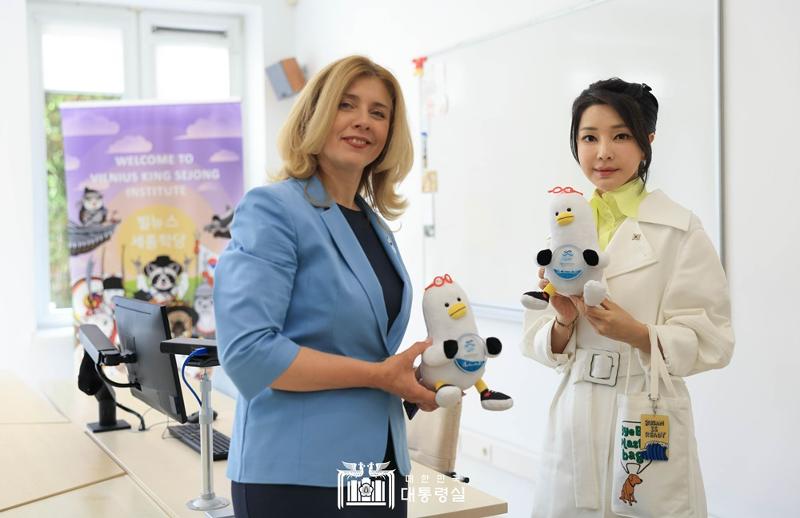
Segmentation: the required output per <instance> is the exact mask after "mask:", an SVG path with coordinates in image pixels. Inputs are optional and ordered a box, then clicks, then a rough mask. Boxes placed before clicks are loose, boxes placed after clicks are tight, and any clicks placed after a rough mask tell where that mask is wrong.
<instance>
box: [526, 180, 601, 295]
mask: <svg viewBox="0 0 800 518" xmlns="http://www.w3.org/2000/svg"><path fill="white" fill-rule="evenodd" d="M549 192H550V193H551V194H552V200H551V203H550V248H546V249H544V250H540V251H539V253H538V254H537V256H536V262H537V263H538V264H539V266H544V272H545V275H544V277H545V278H546V279H547V280H548V281H550V284H549V285H548V286H547V287H545V288H544V290H543V291H541V292H535V291H529V292H526V293H525V294H523V295H522V300H521V302H522V305H523V306H525V307H527V308H529V309H543V308H545V307H547V303H548V301H549V299H550V296H551V295H552V294H553V293H558V294H560V295H583V301H584V303H585V304H586V305H587V306H597V305H598V304H600V303H601V302H602V301H603V299H605V298H606V295H607V291H606V288H605V286H604V285H603V284H602V282H601V281H602V279H603V269H604V268H605V267H606V266H607V265H608V255H607V254H606V253H605V252H601V251H600V246H599V245H598V242H597V228H596V226H595V221H594V216H593V215H592V207H591V206H590V205H589V202H587V201H586V199H585V198H584V197H583V196H582V195H581V193H579V192H577V191H575V190H574V189H572V188H571V187H564V188H561V187H556V188H555V189H552V190H551V191H549Z"/></svg>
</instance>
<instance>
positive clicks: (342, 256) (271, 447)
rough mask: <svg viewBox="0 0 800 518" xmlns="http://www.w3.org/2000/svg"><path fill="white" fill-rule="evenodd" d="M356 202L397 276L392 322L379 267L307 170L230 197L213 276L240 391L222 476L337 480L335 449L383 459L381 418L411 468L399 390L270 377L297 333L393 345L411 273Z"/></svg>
mask: <svg viewBox="0 0 800 518" xmlns="http://www.w3.org/2000/svg"><path fill="white" fill-rule="evenodd" d="M357 202H358V203H359V205H360V206H361V208H362V209H363V210H365V211H366V213H367V214H368V216H369V220H370V221H371V223H372V227H373V228H374V229H375V232H376V233H377V235H378V237H379V239H380V242H381V243H382V244H383V246H384V248H385V249H386V253H387V255H388V256H389V259H390V260H391V262H392V264H393V265H394V267H395V269H396V270H397V273H398V274H399V275H400V277H401V279H402V280H403V284H404V288H403V302H402V306H401V310H400V314H399V315H398V316H397V318H396V319H395V320H394V323H393V324H392V327H391V328H390V329H387V323H388V316H387V314H386V305H385V303H384V299H383V291H382V289H381V285H380V283H379V281H378V278H377V277H376V276H375V273H374V272H373V270H372V266H371V265H370V263H369V260H368V259H367V256H366V255H365V254H364V252H363V250H362V248H361V245H360V243H359V242H358V239H357V238H356V236H355V234H354V233H353V231H352V230H351V228H350V225H349V224H348V223H347V220H345V218H344V216H343V215H342V213H341V211H340V210H339V207H338V205H336V204H335V203H333V202H331V201H330V198H329V197H328V195H327V193H326V192H325V189H324V187H323V186H322V183H321V182H320V181H319V179H318V178H317V177H316V176H314V177H312V178H311V179H310V180H307V181H305V180H295V179H290V180H286V181H283V182H280V183H277V184H273V185H269V186H265V187H258V188H255V189H253V190H251V191H249V192H248V193H247V194H246V195H245V197H244V198H243V199H242V201H241V203H239V205H238V207H237V208H236V212H235V214H234V218H233V226H232V229H231V235H232V238H231V241H230V243H229V244H228V246H227V248H226V249H225V250H224V252H223V253H222V255H221V256H220V258H219V262H218V264H217V267H216V270H215V285H214V307H215V312H216V319H217V341H218V344H219V356H220V362H221V364H222V367H223V368H224V369H225V372H227V374H228V375H229V376H230V378H231V380H232V381H233V383H234V384H235V385H236V387H237V388H238V390H239V393H240V395H239V398H238V400H237V404H236V418H235V421H234V426H233V434H232V437H231V446H230V452H229V457H228V472H227V475H228V478H230V479H231V480H235V481H237V482H251V483H272V484H303V485H312V486H336V479H337V474H338V473H337V470H338V469H344V467H343V466H342V462H343V461H344V462H363V463H364V464H365V465H366V464H367V463H369V462H380V461H382V460H383V457H384V453H385V452H386V438H387V435H388V428H391V432H392V438H393V439H394V449H395V456H396V458H397V463H398V466H399V469H400V472H401V473H402V474H404V475H407V474H408V473H409V472H410V470H411V465H410V462H409V458H408V447H407V444H406V430H405V421H404V418H403V412H402V405H401V402H400V399H399V398H398V397H397V396H394V395H392V394H389V393H387V392H383V391H381V390H373V389H366V388H358V389H344V390H323V391H317V392H287V391H282V390H273V389H271V388H269V385H271V384H272V382H273V381H274V380H275V379H276V378H277V377H278V376H280V375H281V373H283V371H284V370H286V368H287V367H288V366H289V364H291V363H292V361H293V360H294V358H295V356H296V355H297V353H298V351H299V347H300V346H301V345H302V346H306V347H311V348H313V349H316V350H318V351H323V352H326V353H331V354H340V355H343V356H349V357H351V358H358V359H361V360H366V361H370V362H379V361H381V360H383V359H385V358H387V357H388V356H390V355H392V354H394V353H395V351H396V350H397V348H398V347H399V345H400V341H401V340H402V338H403V334H404V333H405V330H406V326H407V325H408V318H409V312H410V308H411V284H410V281H409V277H408V273H407V272H406V269H405V266H404V265H403V262H402V260H401V258H400V253H399V252H398V250H397V246H396V244H395V242H394V238H393V237H392V235H391V233H390V232H389V231H387V229H386V228H385V227H384V226H382V224H381V222H380V221H379V219H378V217H377V216H376V215H375V213H374V212H373V211H372V210H370V208H369V207H368V206H367V204H366V203H365V202H364V200H363V199H361V198H358V199H357Z"/></svg>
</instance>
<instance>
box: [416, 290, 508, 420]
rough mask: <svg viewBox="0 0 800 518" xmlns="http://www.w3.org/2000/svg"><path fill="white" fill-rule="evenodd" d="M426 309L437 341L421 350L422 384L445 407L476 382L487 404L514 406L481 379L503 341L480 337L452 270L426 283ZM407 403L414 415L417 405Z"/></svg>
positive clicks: (499, 407) (500, 407)
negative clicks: (451, 272) (489, 359)
mask: <svg viewBox="0 0 800 518" xmlns="http://www.w3.org/2000/svg"><path fill="white" fill-rule="evenodd" d="M422 312H423V315H424V316H425V325H426V327H427V328H428V336H430V337H431V339H432V340H433V345H431V346H430V347H428V348H427V349H426V350H425V352H424V353H422V364H421V365H420V368H419V372H420V374H421V376H422V379H420V383H422V384H423V385H425V386H426V387H428V388H430V389H431V390H433V391H435V392H436V403H437V404H438V405H439V406H441V407H445V408H449V407H452V406H455V405H456V404H458V402H459V401H461V397H462V391H463V390H466V389H468V388H469V387H472V386H474V387H475V389H476V390H477V391H478V393H479V394H480V396H481V406H482V407H483V408H485V409H487V410H507V409H509V408H511V406H512V405H513V404H514V400H512V399H511V398H510V397H508V396H507V395H505V394H503V393H502V392H495V391H493V390H489V387H488V386H487V385H486V383H485V382H484V381H483V379H482V376H483V372H484V370H485V368H486V359H487V358H493V357H495V356H497V355H499V354H500V351H501V349H502V347H503V346H502V344H501V343H500V340H498V339H497V338H495V337H489V338H486V339H485V340H484V339H483V338H481V336H480V335H479V334H478V327H477V325H476V324H475V317H474V316H473V315H472V311H471V310H470V305H469V300H468V299H467V294H466V293H465V292H464V290H462V289H461V287H460V286H459V285H458V284H456V283H455V282H454V281H453V279H452V278H451V277H450V276H449V275H443V276H439V277H436V278H435V279H434V281H433V282H432V283H431V284H430V285H429V286H428V287H427V288H425V295H424V296H423V297H422ZM404 405H405V407H406V412H407V413H408V417H409V418H412V417H413V416H414V414H415V413H416V411H417V408H416V406H415V405H412V404H410V403H407V402H406V403H404Z"/></svg>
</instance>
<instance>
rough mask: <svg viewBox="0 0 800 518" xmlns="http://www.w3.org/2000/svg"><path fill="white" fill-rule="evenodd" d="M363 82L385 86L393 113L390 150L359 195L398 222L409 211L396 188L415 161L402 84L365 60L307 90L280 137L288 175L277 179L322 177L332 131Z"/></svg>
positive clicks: (348, 63)
mask: <svg viewBox="0 0 800 518" xmlns="http://www.w3.org/2000/svg"><path fill="white" fill-rule="evenodd" d="M362 77H375V78H378V79H380V80H381V81H382V82H383V84H384V86H386V90H387V91H388V92H389V96H390V97H391V99H392V113H391V118H390V121H389V133H388V135H387V138H386V144H385V146H384V148H383V151H381V154H380V155H378V158H376V159H375V160H374V161H373V162H372V163H371V164H369V165H367V166H366V167H365V168H364V172H363V173H362V175H361V181H360V182H359V185H358V193H359V194H361V196H363V197H364V198H365V199H366V200H367V201H368V202H369V203H370V204H371V205H372V207H373V209H375V210H377V211H378V212H379V213H380V214H381V215H382V216H383V217H384V218H386V219H388V220H393V219H396V218H397V217H399V216H400V215H401V214H402V213H403V209H405V207H406V205H408V202H407V201H406V200H405V198H403V197H402V196H400V195H399V194H397V192H396V188H397V186H398V185H399V184H400V182H402V181H403V179H405V177H406V176H407V175H408V173H409V171H410V170H411V166H412V164H413V161H414V150H413V145H412V142H411V132H410V131H409V129H408V120H407V118H406V106H405V102H404V101H403V94H402V92H401V91H400V84H399V83H398V82H397V79H396V78H395V77H394V76H393V75H392V73H391V72H389V71H388V70H386V69H385V68H383V67H382V66H380V65H378V64H376V63H373V62H372V61H371V60H369V59H368V58H365V57H363V56H350V57H346V58H343V59H340V60H338V61H335V62H333V63H331V64H330V65H328V66H327V67H325V68H324V69H322V70H321V71H320V72H319V73H318V74H317V75H315V76H314V77H313V78H312V79H311V81H309V83H308V84H307V85H306V86H305V87H304V88H303V91H302V92H301V93H300V97H299V98H298V99H297V101H296V102H295V104H294V106H293V107H292V111H291V112H290V113H289V118H288V119H287V120H286V123H285V124H284V125H283V128H282V129H281V132H280V135H279V136H278V150H279V152H280V155H281V158H282V159H283V169H282V170H281V171H280V173H278V175H277V179H286V178H289V177H291V178H298V179H307V178H310V177H311V176H313V175H314V174H315V173H316V172H317V167H318V165H319V160H318V155H319V154H320V153H321V152H322V148H323V146H324V144H325V140H326V138H327V136H328V132H329V131H330V129H331V126H333V121H334V118H335V117H336V112H337V110H338V109H339V103H340V102H341V101H342V96H343V95H344V93H345V91H346V90H347V88H348V87H349V86H350V85H351V84H352V83H353V81H355V80H356V79H360V78H362Z"/></svg>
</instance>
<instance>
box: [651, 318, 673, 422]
mask: <svg viewBox="0 0 800 518" xmlns="http://www.w3.org/2000/svg"><path fill="white" fill-rule="evenodd" d="M647 330H648V331H649V334H650V391H649V393H648V394H647V397H649V398H650V401H652V402H653V413H655V408H656V404H657V402H658V399H659V398H660V395H659V393H658V392H659V391H658V389H659V383H658V381H659V378H661V379H663V380H664V385H666V387H667V389H669V391H670V392H671V393H672V395H673V396H676V395H677V392H676V391H675V385H674V384H673V383H672V378H670V376H669V372H668V371H667V364H666V363H664V358H663V357H662V356H661V349H659V348H658V333H657V332H656V330H655V327H654V326H651V325H649V324H648V325H647Z"/></svg>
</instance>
